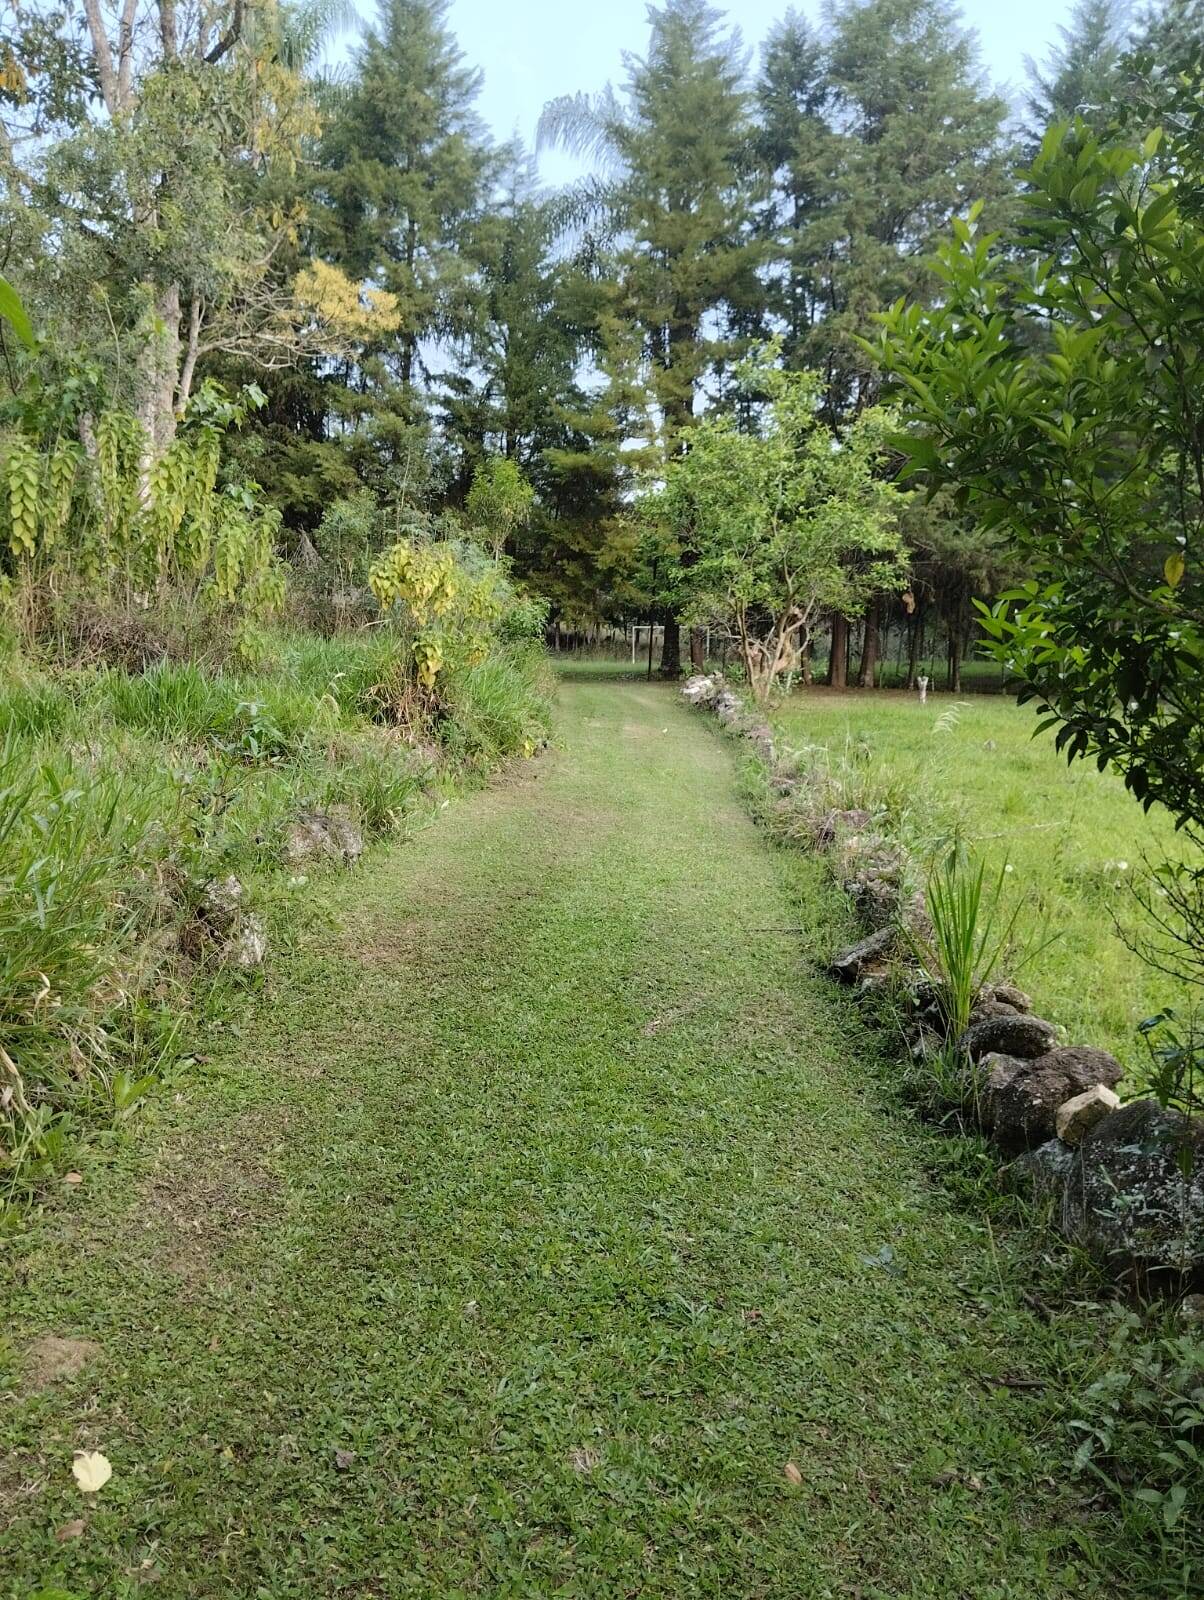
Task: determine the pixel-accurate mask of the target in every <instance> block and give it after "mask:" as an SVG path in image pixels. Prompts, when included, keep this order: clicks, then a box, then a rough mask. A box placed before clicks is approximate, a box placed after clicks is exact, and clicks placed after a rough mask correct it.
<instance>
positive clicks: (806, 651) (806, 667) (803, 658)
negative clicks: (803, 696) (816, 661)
mask: <svg viewBox="0 0 1204 1600" xmlns="http://www.w3.org/2000/svg"><path fill="white" fill-rule="evenodd" d="M799 671H800V672H801V673H802V677H803V684H804V686H805V687H806V688H808V689H809V688H810V687H811V682H812V679H811V640H810V639H808V640H807V642H806V644H805V645H804V646H803V648H802V650H801V652H800V654H799Z"/></svg>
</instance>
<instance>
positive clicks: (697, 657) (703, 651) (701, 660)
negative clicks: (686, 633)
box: [690, 628, 707, 672]
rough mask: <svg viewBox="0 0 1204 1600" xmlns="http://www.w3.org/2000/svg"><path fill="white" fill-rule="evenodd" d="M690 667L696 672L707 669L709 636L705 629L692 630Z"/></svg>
mask: <svg viewBox="0 0 1204 1600" xmlns="http://www.w3.org/2000/svg"><path fill="white" fill-rule="evenodd" d="M690 667H691V670H692V671H694V672H705V671H706V669H707V636H706V629H705V628H691V629H690Z"/></svg>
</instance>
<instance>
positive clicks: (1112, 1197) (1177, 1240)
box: [1061, 1100, 1204, 1278]
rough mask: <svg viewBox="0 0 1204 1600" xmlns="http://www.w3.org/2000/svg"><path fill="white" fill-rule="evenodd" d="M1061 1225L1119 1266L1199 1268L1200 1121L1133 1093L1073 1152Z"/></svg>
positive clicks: (1203, 1140) (1203, 1221) (1203, 1223)
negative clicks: (1137, 1098)
mask: <svg viewBox="0 0 1204 1600" xmlns="http://www.w3.org/2000/svg"><path fill="white" fill-rule="evenodd" d="M1061 1222H1062V1229H1063V1232H1064V1233H1066V1234H1067V1236H1068V1237H1070V1238H1072V1239H1075V1240H1076V1241H1077V1242H1078V1243H1080V1244H1082V1245H1083V1246H1084V1247H1085V1248H1086V1249H1088V1250H1090V1251H1091V1252H1092V1253H1093V1254H1094V1255H1096V1256H1098V1257H1101V1258H1103V1259H1104V1260H1106V1261H1107V1262H1108V1264H1109V1265H1110V1266H1111V1267H1112V1268H1113V1270H1115V1271H1117V1272H1119V1273H1125V1274H1129V1275H1148V1274H1151V1273H1152V1274H1155V1275H1158V1274H1163V1275H1166V1274H1170V1275H1175V1276H1178V1275H1179V1274H1187V1275H1189V1276H1193V1275H1194V1276H1196V1277H1197V1278H1198V1277H1199V1276H1200V1275H1201V1274H1202V1273H1204V1122H1201V1121H1200V1120H1199V1119H1198V1118H1188V1117H1186V1116H1185V1115H1184V1114H1183V1113H1182V1112H1181V1111H1175V1110H1170V1109H1167V1108H1165V1107H1163V1106H1160V1105H1159V1104H1158V1103H1157V1101H1155V1100H1131V1101H1130V1102H1129V1103H1128V1105H1124V1106H1122V1107H1121V1108H1120V1110H1119V1111H1114V1112H1112V1114H1111V1115H1110V1116H1107V1117H1105V1118H1104V1119H1103V1121H1102V1122H1098V1123H1097V1124H1096V1125H1095V1127H1094V1128H1092V1129H1091V1131H1090V1133H1088V1134H1087V1135H1086V1137H1085V1138H1084V1139H1083V1141H1082V1143H1081V1144H1080V1145H1079V1146H1078V1148H1077V1150H1076V1151H1075V1153H1074V1163H1073V1165H1072V1167H1071V1169H1070V1172H1069V1175H1068V1178H1067V1182H1066V1187H1065V1191H1064V1194H1063V1199H1062V1218H1061Z"/></svg>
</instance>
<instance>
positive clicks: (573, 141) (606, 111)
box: [535, 84, 627, 168]
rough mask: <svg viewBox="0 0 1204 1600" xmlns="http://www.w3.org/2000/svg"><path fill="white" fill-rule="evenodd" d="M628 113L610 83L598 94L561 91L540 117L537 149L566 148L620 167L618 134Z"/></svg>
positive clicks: (536, 142)
mask: <svg viewBox="0 0 1204 1600" xmlns="http://www.w3.org/2000/svg"><path fill="white" fill-rule="evenodd" d="M626 122H627V114H626V112H625V111H624V109H623V107H622V106H621V105H620V103H619V100H618V97H617V95H616V94H615V92H614V90H613V89H612V88H611V86H610V84H607V86H606V88H605V89H602V90H600V91H599V93H598V94H586V93H584V92H582V93H579V94H562V95H558V96H557V98H556V99H555V100H549V101H548V103H547V105H546V106H544V108H543V111H542V113H541V114H540V118H539V126H538V128H537V129H536V133H535V148H536V149H537V150H545V149H548V148H557V149H561V150H567V151H568V152H569V154H570V155H575V156H588V157H589V158H590V159H591V160H593V161H599V162H602V163H603V164H604V165H606V166H607V167H610V168H615V167H621V166H622V164H623V158H622V155H621V153H620V150H619V135H620V134H621V133H622V130H623V128H624V127H625V125H626Z"/></svg>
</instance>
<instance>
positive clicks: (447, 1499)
mask: <svg viewBox="0 0 1204 1600" xmlns="http://www.w3.org/2000/svg"><path fill="white" fill-rule="evenodd" d="M559 739H560V748H559V749H558V750H557V751H556V752H555V753H554V754H553V755H551V756H549V757H547V758H546V759H545V761H543V762H541V763H536V764H532V765H531V766H529V767H527V768H525V769H523V771H522V773H521V775H520V776H519V777H518V778H517V779H515V780H512V781H511V782H510V783H509V784H508V785H506V786H505V787H500V788H494V789H491V790H484V791H479V792H477V793H475V794H473V795H471V796H469V797H468V798H467V799H465V800H462V801H459V802H456V803H454V804H453V805H452V807H451V808H450V809H449V810H448V811H447V812H445V813H444V816H443V818H442V820H441V822H440V824H439V825H438V827H435V828H432V829H430V830H429V831H427V832H426V833H424V834H422V835H421V836H419V837H418V838H417V839H416V840H414V841H413V842H411V843H410V844H408V845H407V846H405V847H404V848H397V847H394V848H392V849H391V850H386V849H385V848H384V847H383V846H378V847H376V849H375V850H374V851H373V852H370V853H369V856H368V857H367V858H366V859H365V862H364V863H363V865H362V867H361V869H360V871H359V872H358V873H357V874H355V875H352V876H349V877H348V878H346V879H344V880H340V881H338V882H334V881H332V880H327V883H326V886H325V889H324V892H325V893H326V894H327V895H328V896H329V899H328V901H327V902H326V906H325V909H326V911H327V912H328V914H329V918H330V922H329V928H328V931H327V932H326V934H325V936H324V937H321V938H314V939H311V940H310V941H309V943H308V944H307V945H306V947H305V948H304V949H303V950H301V951H300V952H299V953H296V954H294V955H292V956H291V957H289V958H287V959H283V960H281V961H279V962H278V963H277V965H276V966H275V967H274V969H273V970H272V972H271V974H270V976H269V980H268V987H267V993H266V995H265V997H264V998H263V1000H262V1001H261V1002H260V1007H259V1009H258V1010H257V1011H254V1012H248V1014H247V1016H246V1018H245V1019H244V1020H243V1021H242V1022H241V1024H239V1025H237V1026H232V1027H229V1028H227V1029H225V1030H223V1031H222V1032H220V1033H217V1032H215V1033H214V1036H213V1037H212V1038H211V1039H210V1040H209V1041H208V1046H209V1048H208V1051H207V1054H206V1058H205V1059H203V1060H202V1061H200V1062H198V1063H197V1064H196V1065H195V1066H194V1067H193V1068H192V1069H191V1070H190V1071H189V1072H188V1073H187V1074H184V1075H181V1076H180V1077H179V1078H178V1080H177V1082H176V1084H175V1086H174V1092H172V1093H165V1094H161V1095H160V1096H159V1097H158V1098H157V1099H155V1100H154V1101H152V1103H151V1106H150V1108H149V1110H148V1111H147V1113H146V1114H145V1116H144V1117H143V1118H142V1119H141V1120H140V1121H139V1123H138V1124H137V1125H136V1128H135V1132H134V1134H133V1135H132V1136H131V1137H130V1138H128V1139H126V1140H124V1141H122V1142H120V1143H118V1144H117V1145H115V1146H114V1147H112V1148H111V1149H109V1148H103V1149H102V1148H97V1149H96V1150H95V1151H94V1152H93V1153H92V1155H91V1156H90V1157H89V1159H88V1161H87V1163H86V1164H85V1166H84V1168H83V1171H82V1174H81V1176H82V1180H83V1181H82V1182H80V1183H78V1184H76V1185H74V1186H64V1187H63V1189H62V1192H61V1196H60V1197H59V1198H58V1199H57V1200H56V1201H55V1202H54V1203H53V1204H51V1205H50V1206H49V1207H48V1209H47V1211H46V1214H45V1215H44V1216H42V1217H41V1218H40V1219H38V1220H36V1221H35V1222H34V1224H33V1226H32V1227H31V1228H30V1229H29V1230H28V1231H27V1232H25V1233H24V1234H22V1235H21V1236H20V1237H19V1238H18V1239H17V1240H15V1241H14V1242H13V1243H12V1245H11V1246H10V1250H9V1256H8V1260H7V1262H6V1284H7V1293H6V1295H5V1303H4V1305H3V1307H2V1308H0V1315H2V1323H0V1325H2V1326H3V1328H4V1330H5V1346H4V1368H5V1370H4V1371H3V1372H0V1390H3V1391H5V1401H4V1406H3V1409H2V1410H0V1528H2V1529H3V1551H4V1558H3V1562H2V1563H0V1594H2V1595H4V1596H5V1597H8V1600H17V1597H20V1600H27V1597H28V1596H30V1595H31V1594H32V1593H33V1592H35V1591H36V1590H37V1589H38V1588H39V1586H41V1585H52V1586H54V1587H55V1588H56V1590H58V1589H61V1590H63V1591H65V1592H66V1593H67V1594H69V1595H75V1596H79V1597H94V1596H95V1597H99V1596H102V1595H103V1596H105V1597H106V1600H110V1597H132V1596H140V1595H143V1594H147V1595H151V1594H153V1595H155V1596H157V1597H160V1600H218V1597H221V1600H228V1597H230V1596H237V1597H240V1600H241V1597H252V1596H255V1597H260V1596H262V1597H270V1600H291V1597H302V1596H304V1597H306V1600H313V1597H317V1596H332V1597H333V1596H339V1597H357V1600H369V1597H385V1596H387V1597H389V1600H397V1597H400V1596H403V1595H411V1594H412V1595H416V1596H423V1597H428V1600H431V1597H436V1596H437V1597H439V1600H452V1597H456V1596H482V1597H489V1600H519V1597H531V1596H549V1597H550V1596H579V1597H587V1596H588V1597H597V1600H616V1597H621V1596H634V1595H647V1596H657V1597H666V1600H671V1597H681V1600H687V1597H689V1600H701V1597H710V1600H720V1597H723V1600H731V1597H734V1596H739V1597H741V1600H756V1597H765V1600H770V1597H772V1600H810V1597H815V1600H820V1597H828V1596H850V1597H851V1596H855V1595H856V1596H860V1597H862V1600H871V1597H878V1600H887V1597H889V1600H904V1597H920V1596H924V1597H933V1600H938V1597H939V1600H949V1597H952V1596H973V1597H974V1600H1032V1597H1034V1596H1036V1595H1040V1596H1042V1597H1056V1596H1069V1595H1075V1596H1078V1597H1082V1596H1114V1595H1116V1594H1118V1593H1125V1594H1127V1595H1135V1594H1147V1593H1148V1594H1150V1595H1153V1594H1162V1595H1166V1594H1170V1593H1176V1594H1177V1593H1180V1592H1186V1591H1181V1590H1180V1589H1179V1588H1178V1587H1174V1588H1172V1587H1170V1586H1169V1583H1163V1582H1161V1581H1159V1578H1158V1574H1157V1573H1155V1575H1154V1577H1153V1578H1152V1579H1149V1574H1150V1571H1151V1569H1150V1568H1149V1567H1148V1566H1147V1565H1146V1564H1145V1561H1144V1558H1143V1556H1142V1553H1141V1552H1140V1551H1139V1550H1137V1549H1135V1548H1134V1546H1133V1543H1132V1540H1131V1539H1130V1538H1129V1537H1128V1536H1127V1533H1126V1531H1125V1529H1124V1528H1123V1525H1122V1524H1121V1523H1119V1522H1117V1521H1115V1520H1114V1519H1113V1518H1112V1516H1111V1515H1110V1513H1109V1509H1108V1507H1107V1505H1106V1503H1104V1502H1103V1501H1102V1500H1101V1498H1100V1497H1099V1495H1098V1493H1097V1490H1096V1488H1095V1487H1094V1486H1093V1485H1091V1484H1088V1483H1086V1482H1085V1481H1081V1480H1076V1479H1074V1478H1073V1477H1072V1476H1070V1475H1069V1473H1068V1471H1067V1470H1066V1463H1067V1460H1068V1457H1069V1455H1070V1453H1071V1451H1072V1450H1073V1438H1072V1436H1071V1435H1070V1434H1069V1432H1068V1429H1067V1418H1068V1411H1067V1388H1066V1381H1067V1380H1066V1369H1067V1363H1068V1362H1069V1361H1070V1359H1071V1356H1070V1353H1069V1346H1068V1344H1067V1343H1066V1342H1065V1338H1064V1335H1063V1333H1062V1331H1061V1329H1062V1328H1063V1326H1064V1322H1065V1319H1064V1318H1063V1317H1062V1316H1061V1315H1060V1314H1054V1316H1053V1320H1052V1322H1050V1321H1048V1320H1043V1318H1042V1316H1039V1315H1037V1312H1041V1311H1042V1307H1041V1306H1040V1304H1038V1303H1036V1302H1033V1301H1032V1299H1031V1297H1029V1298H1027V1299H1026V1295H1027V1294H1028V1291H1029V1289H1030V1287H1031V1283H1032V1280H1031V1278H1030V1277H1029V1276H1027V1274H1026V1272H1025V1271H1024V1270H1022V1269H1021V1267H1020V1266H1019V1265H1018V1264H1017V1263H1015V1262H1014V1261H1013V1260H1012V1259H1011V1256H1010V1253H1009V1252H1010V1250H1011V1248H1012V1246H1011V1245H1010V1244H1009V1241H1008V1239H1007V1238H1006V1237H1003V1238H999V1237H996V1236H993V1235H992V1232H991V1230H990V1229H989V1228H988V1226H987V1225H986V1224H985V1222H984V1221H983V1220H982V1219H980V1218H979V1217H977V1216H973V1215H970V1214H968V1213H967V1212H966V1211H964V1210H962V1209H959V1207H958V1206H957V1204H956V1202H955V1201H954V1200H953V1199H952V1198H951V1196H950V1194H949V1193H948V1192H947V1191H946V1190H945V1189H943V1188H942V1187H941V1186H940V1185H938V1184H934V1183H933V1182H932V1180H931V1178H930V1177H929V1175H928V1173H929V1169H930V1165H931V1163H932V1162H933V1161H934V1160H935V1159H937V1157H936V1152H937V1151H938V1150H941V1149H944V1148H946V1147H945V1146H944V1145H942V1143H941V1141H940V1140H939V1139H938V1138H937V1136H936V1135H934V1134H931V1133H928V1132H926V1131H924V1130H923V1129H921V1128H919V1127H918V1126H916V1125H915V1124H913V1123H911V1122H909V1121H908V1120H907V1119H905V1118H903V1117H901V1116H900V1115H899V1111H898V1107H897V1106H895V1105H893V1104H892V1103H891V1102H890V1101H889V1100H888V1099H887V1097H886V1092H885V1090H884V1088H883V1087H882V1086H883V1084H884V1081H885V1076H886V1075H885V1073H884V1072H883V1071H882V1068H881V1067H880V1065H879V1064H878V1063H877V1062H876V1060H875V1056H874V1045H873V1041H872V1038H871V1036H870V1035H869V1034H868V1033H867V1032H866V1031H865V1029H864V1027H863V1025H862V1023H861V1022H860V1020H859V1018H858V1016H857V1013H856V1009H855V1006H854V1004H853V1002H852V1001H850V1000H849V998H848V997H847V996H846V995H844V994H842V993H840V992H838V991H836V990H835V989H833V988H832V987H831V986H830V985H829V984H827V983H826V981H825V980H824V979H823V978H822V977H821V976H819V973H818V963H817V961H816V955H817V953H818V952H819V950H820V948H821V947H822V945H823V944H824V942H825V940H826V939H827V938H828V937H830V935H831V932H832V928H831V920H830V919H831V918H832V917H833V916H835V915H838V908H837V907H836V906H835V905H834V903H832V902H830V901H829V898H828V895H829V891H828V890H827V888H826V886H825V883H824V879H823V876H822V873H821V871H820V869H819V868H818V866H817V864H816V863H814V862H813V861H811V860H809V859H807V858H806V857H804V856H802V855H801V854H796V855H789V854H787V853H784V852H775V851H772V850H769V849H767V848H766V845H765V842H764V839H763V838H762V836H761V835H759V834H758V832H757V830H756V829H755V827H754V826H753V824H752V823H751V822H750V821H749V820H748V818H747V816H746V814H745V811H744V808H743V806H742V804H741V800H740V796H739V791H738V780H737V775H736V772H735V770H734V769H735V763H734V762H733V759H732V748H731V746H730V744H729V743H727V742H725V741H723V740H722V739H721V738H719V737H718V736H717V735H716V734H714V733H713V732H712V731H711V729H710V728H709V727H708V726H707V725H706V724H705V723H704V722H703V721H702V719H700V718H695V717H692V716H690V715H689V714H688V713H687V712H685V711H684V709H683V708H682V707H681V706H680V704H678V703H677V702H676V698H675V696H674V694H673V691H672V690H671V689H665V688H662V687H660V686H652V687H645V686H643V685H633V684H623V683H615V682H612V683H609V684H607V683H593V682H589V681H588V680H587V681H578V682H573V683H569V684H566V685H565V687H564V688H563V690H562V707H561V714H560V722H559ZM1081 1315H1082V1314H1081V1313H1080V1312H1077V1311H1076V1312H1075V1313H1074V1316H1073V1321H1074V1326H1075V1328H1076V1330H1077V1332H1078V1335H1079V1337H1080V1338H1081ZM1043 1316H1044V1317H1045V1318H1048V1317H1049V1316H1050V1313H1049V1312H1048V1311H1045V1312H1043ZM47 1334H54V1335H56V1336H58V1337H61V1338H76V1339H85V1340H88V1341H91V1347H90V1348H89V1349H88V1350H86V1351H85V1356H86V1359H85V1361H84V1364H83V1366H82V1369H81V1370H79V1371H78V1372H76V1373H75V1374H74V1375H63V1376H60V1377H58V1378H57V1379H54V1378H51V1377H50V1376H49V1375H48V1374H45V1373H44V1374H43V1378H44V1382H43V1383H42V1385H41V1386H40V1387H39V1386H38V1384H37V1380H36V1375H35V1373H34V1371H33V1368H32V1365H31V1350H32V1349H34V1348H35V1347H36V1342H37V1341H38V1340H39V1339H42V1338H44V1337H45V1336H46V1335H47ZM80 1449H83V1450H100V1451H103V1452H104V1453H105V1454H106V1455H107V1456H108V1457H109V1459H110V1461H111V1462H112V1466H113V1477H112V1480H111V1482H110V1483H109V1484H108V1485H107V1486H106V1487H105V1488H104V1489H103V1490H102V1491H101V1492H100V1494H99V1495H97V1496H96V1497H95V1498H94V1499H85V1498H84V1497H82V1496H81V1494H80V1493H79V1492H78V1490H77V1489H76V1486H75V1484H74V1482H73V1479H72V1475H71V1461H72V1452H73V1451H75V1450H80ZM1139 1572H1140V1573H1144V1574H1145V1575H1146V1577H1145V1578H1139V1577H1137V1576H1135V1574H1137V1573H1139ZM1146 1579H1149V1582H1148V1585H1147V1582H1146Z"/></svg>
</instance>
